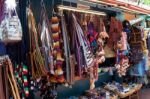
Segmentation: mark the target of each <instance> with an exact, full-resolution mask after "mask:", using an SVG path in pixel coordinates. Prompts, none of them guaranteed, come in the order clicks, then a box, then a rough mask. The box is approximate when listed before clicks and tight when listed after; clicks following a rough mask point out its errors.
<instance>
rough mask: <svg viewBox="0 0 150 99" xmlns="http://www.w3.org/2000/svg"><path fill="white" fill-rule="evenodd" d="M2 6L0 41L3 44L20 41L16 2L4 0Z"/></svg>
mask: <svg viewBox="0 0 150 99" xmlns="http://www.w3.org/2000/svg"><path fill="white" fill-rule="evenodd" d="M10 3H11V4H10ZM4 6H5V9H4V18H3V20H2V22H1V24H0V31H1V32H0V33H1V34H0V36H1V37H0V40H1V41H2V42H5V43H11V42H18V41H20V40H21V39H22V27H21V23H20V20H19V17H18V14H17V11H16V1H15V0H11V2H10V1H9V0H6V1H5V5H4Z"/></svg>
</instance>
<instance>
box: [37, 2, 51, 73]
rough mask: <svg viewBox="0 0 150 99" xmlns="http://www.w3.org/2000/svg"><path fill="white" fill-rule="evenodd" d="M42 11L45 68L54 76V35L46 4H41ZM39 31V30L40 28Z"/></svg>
mask: <svg viewBox="0 0 150 99" xmlns="http://www.w3.org/2000/svg"><path fill="white" fill-rule="evenodd" d="M41 4H42V5H41V6H42V11H41V24H39V26H41V31H39V32H40V33H41V34H40V40H41V46H42V49H43V50H42V52H43V53H44V60H45V68H46V69H47V71H50V73H51V74H54V65H53V64H54V63H53V55H52V53H53V46H52V35H51V31H50V29H49V20H48V16H47V14H46V9H45V5H44V3H41ZM38 29H39V28H38Z"/></svg>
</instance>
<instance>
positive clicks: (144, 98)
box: [140, 88, 150, 99]
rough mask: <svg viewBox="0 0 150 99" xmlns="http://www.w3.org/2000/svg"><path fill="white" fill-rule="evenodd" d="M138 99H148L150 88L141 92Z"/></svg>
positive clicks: (149, 98) (149, 97)
mask: <svg viewBox="0 0 150 99" xmlns="http://www.w3.org/2000/svg"><path fill="white" fill-rule="evenodd" d="M140 99H150V88H148V89H142V90H141V92H140Z"/></svg>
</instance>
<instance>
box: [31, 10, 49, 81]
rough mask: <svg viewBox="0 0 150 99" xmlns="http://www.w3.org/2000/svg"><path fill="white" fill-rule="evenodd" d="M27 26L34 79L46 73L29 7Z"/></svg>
mask: <svg viewBox="0 0 150 99" xmlns="http://www.w3.org/2000/svg"><path fill="white" fill-rule="evenodd" d="M28 27H29V36H30V62H31V68H32V69H31V70H32V77H33V78H34V79H36V78H39V77H41V76H43V75H46V74H47V71H46V69H45V67H44V66H45V64H44V59H43V57H42V54H41V51H40V47H39V44H38V34H37V30H36V24H35V19H34V16H33V13H32V10H31V9H30V8H28Z"/></svg>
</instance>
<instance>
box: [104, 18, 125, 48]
mask: <svg viewBox="0 0 150 99" xmlns="http://www.w3.org/2000/svg"><path fill="white" fill-rule="evenodd" d="M122 30H123V27H122V23H121V21H119V20H117V19H116V18H114V17H111V22H110V29H109V37H110V38H109V40H108V44H107V45H108V47H110V49H112V50H113V49H116V45H117V42H118V40H119V39H120V36H121V33H122Z"/></svg>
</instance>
